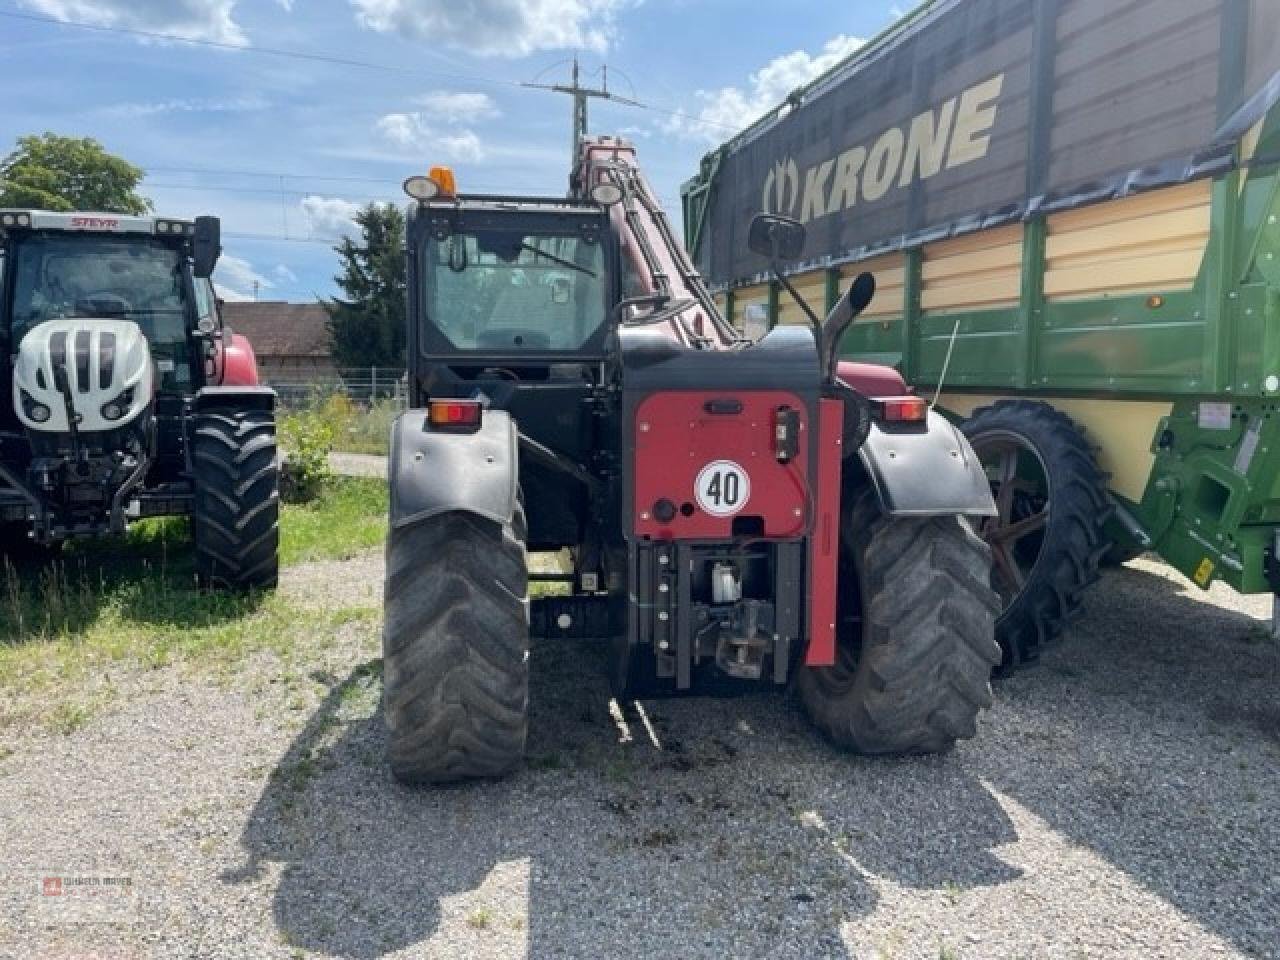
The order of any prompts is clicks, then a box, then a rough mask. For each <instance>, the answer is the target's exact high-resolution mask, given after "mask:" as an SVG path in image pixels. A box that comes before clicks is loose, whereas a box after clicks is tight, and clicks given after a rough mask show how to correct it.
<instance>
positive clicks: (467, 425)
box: [427, 400, 483, 430]
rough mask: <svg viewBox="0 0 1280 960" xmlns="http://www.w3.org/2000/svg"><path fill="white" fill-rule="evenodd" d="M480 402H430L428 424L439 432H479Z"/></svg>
mask: <svg viewBox="0 0 1280 960" xmlns="http://www.w3.org/2000/svg"><path fill="white" fill-rule="evenodd" d="M482 409H483V408H482V406H481V404H480V401H479V400H428V401H427V423H428V424H430V425H431V426H432V427H434V428H435V429H437V430H478V429H480V414H481V411H482Z"/></svg>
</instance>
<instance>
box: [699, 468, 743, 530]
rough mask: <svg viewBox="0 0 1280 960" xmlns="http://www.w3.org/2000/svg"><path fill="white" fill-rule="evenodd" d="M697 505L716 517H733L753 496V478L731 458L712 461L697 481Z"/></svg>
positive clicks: (700, 472)
mask: <svg viewBox="0 0 1280 960" xmlns="http://www.w3.org/2000/svg"><path fill="white" fill-rule="evenodd" d="M693 486H694V493H695V494H696V495H697V498H698V506H700V507H701V508H702V509H703V510H705V511H706V512H707V513H709V514H711V515H712V516H713V517H731V516H733V515H734V514H735V513H737V512H738V511H740V510H741V509H742V508H743V507H745V506H746V505H747V501H748V500H750V499H751V477H750V476H748V474H747V471H745V470H743V469H742V467H740V466H738V464H736V463H734V462H733V461H732V460H713V461H711V462H710V463H708V464H707V465H706V466H705V467H703V468H702V470H701V471H699V473H698V479H697V480H696V481H694V484H693Z"/></svg>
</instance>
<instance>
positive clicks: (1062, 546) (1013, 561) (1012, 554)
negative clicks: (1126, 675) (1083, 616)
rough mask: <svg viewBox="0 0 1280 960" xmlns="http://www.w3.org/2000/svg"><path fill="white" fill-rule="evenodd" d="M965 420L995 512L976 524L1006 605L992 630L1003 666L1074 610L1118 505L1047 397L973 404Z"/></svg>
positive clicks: (1078, 436)
mask: <svg viewBox="0 0 1280 960" xmlns="http://www.w3.org/2000/svg"><path fill="white" fill-rule="evenodd" d="M961 429H962V430H963V431H964V434H965V436H967V437H968V438H969V443H970V444H971V445H972V446H973V449H974V452H975V453H976V454H977V456H978V459H979V460H980V461H982V463H983V466H984V467H985V468H986V470H987V473H988V476H989V477H991V486H992V491H991V492H992V495H993V496H994V497H995V499H996V506H997V509H998V510H999V513H1000V515H999V516H997V517H987V518H984V519H983V522H982V524H981V525H980V527H979V531H978V532H979V533H980V534H981V536H982V538H983V539H984V540H986V541H987V543H988V544H989V545H990V546H991V548H992V560H993V566H992V579H993V583H994V585H995V587H996V589H997V591H998V592H999V593H1000V597H1001V602H1002V605H1003V609H1002V611H1001V614H1000V619H999V620H998V621H997V623H996V637H997V639H998V640H999V641H1000V647H1001V650H1002V651H1003V656H1002V659H1001V667H1002V669H1006V670H1007V669H1011V668H1014V667H1017V666H1020V665H1022V664H1025V663H1028V662H1030V661H1033V660H1035V659H1036V658H1037V657H1039V655H1040V652H1041V650H1043V649H1044V647H1045V646H1047V645H1048V644H1049V643H1051V642H1052V641H1054V640H1057V639H1059V638H1060V637H1061V635H1062V631H1063V628H1064V627H1065V626H1066V624H1067V623H1069V622H1070V621H1071V620H1073V619H1074V618H1075V617H1076V615H1077V614H1078V613H1079V611H1080V596H1081V594H1082V593H1083V592H1084V590H1085V588H1086V587H1088V586H1090V585H1091V584H1093V583H1094V582H1095V581H1096V580H1097V579H1098V566H1099V564H1100V563H1101V562H1102V559H1103V557H1104V556H1105V555H1106V553H1107V552H1108V550H1109V549H1111V546H1112V544H1111V541H1110V539H1109V538H1108V537H1107V536H1106V533H1105V532H1104V527H1105V526H1106V524H1107V521H1108V520H1109V519H1110V517H1111V514H1112V512H1113V511H1114V507H1113V506H1112V504H1111V500H1110V498H1109V497H1108V496H1107V486H1106V481H1105V478H1104V476H1103V474H1102V472H1101V471H1100V470H1099V469H1098V465H1097V463H1096V462H1095V461H1094V458H1093V453H1092V451H1091V450H1090V448H1089V445H1088V443H1086V442H1085V438H1084V435H1083V433H1082V432H1081V430H1080V428H1079V427H1078V426H1076V424H1075V423H1074V422H1073V421H1072V420H1071V418H1069V417H1068V416H1067V415H1066V414H1064V413H1061V412H1060V411H1058V410H1055V409H1054V408H1053V407H1051V406H1049V405H1048V404H1047V403H1041V402H1039V401H1034V400H1001V401H999V402H998V403H996V404H994V405H993V406H990V407H982V408H980V409H978V410H975V411H974V413H973V416H972V417H970V418H969V419H968V420H967V421H965V423H964V424H963V425H962V426H961ZM1006 478H1007V480H1008V483H1007V485H1005V482H1006ZM1002 487H1003V488H1004V495H1003V496H1002V495H1001V491H1002ZM1051 505H1052V509H1050V506H1051Z"/></svg>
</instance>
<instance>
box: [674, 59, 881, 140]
mask: <svg viewBox="0 0 1280 960" xmlns="http://www.w3.org/2000/svg"><path fill="white" fill-rule="evenodd" d="M865 42H866V41H865V40H863V39H862V38H861V37H847V36H845V35H843V34H841V35H840V36H838V37H833V38H832V39H831V40H828V41H827V43H826V45H825V46H823V48H822V52H821V53H819V54H816V55H811V54H810V53H809V52H808V51H806V50H793V51H792V52H791V53H787V54H783V55H782V56H780V57H776V58H775V59H773V60H770V61H769V62H768V63H766V64H765V65H764V66H763V67H761V68H760V69H759V70H757V71H756V72H755V73H753V74H751V75H750V76H749V77H748V78H747V85H746V89H743V88H741V87H721V88H720V89H719V90H699V91H698V92H697V97H698V99H699V100H700V101H701V103H702V107H701V109H700V110H699V111H698V112H697V114H696V115H691V114H688V113H685V112H683V111H682V112H680V113H679V114H677V115H676V116H674V117H672V118H671V119H669V120H667V121H666V122H665V123H664V124H663V126H664V128H665V129H666V130H667V132H668V133H678V134H682V135H685V136H690V137H695V138H701V139H706V140H710V141H712V142H716V143H718V142H720V141H722V140H727V139H728V138H729V137H731V136H732V135H733V134H734V133H735V132H737V131H738V130H741V129H742V128H743V127H746V126H748V125H749V124H750V123H751V122H752V121H754V120H756V119H758V118H759V117H761V116H763V115H764V114H765V113H767V112H768V111H769V110H771V109H772V108H773V107H776V106H777V105H778V104H779V103H781V102H782V101H783V100H785V99H786V98H787V96H788V95H789V94H790V93H791V92H792V91H793V90H795V89H796V88H797V87H802V86H804V85H805V84H806V83H808V82H809V81H810V80H812V79H814V78H815V77H817V76H819V75H820V74H823V73H825V72H826V71H828V70H830V69H831V68H832V67H834V66H835V65H836V64H837V63H839V62H840V61H841V60H843V59H844V58H845V57H847V56H849V54H851V53H853V52H854V51H855V50H857V49H858V48H859V47H861V46H862V45H863V44H864V43H865Z"/></svg>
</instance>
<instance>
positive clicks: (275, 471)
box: [191, 410, 280, 590]
mask: <svg viewBox="0 0 1280 960" xmlns="http://www.w3.org/2000/svg"><path fill="white" fill-rule="evenodd" d="M191 462H192V466H193V468H194V477H193V478H192V479H193V484H194V488H195V501H194V504H193V506H192V511H191V529H192V534H193V538H194V540H195V558H196V578H197V580H198V581H199V582H200V583H201V584H202V585H203V586H207V587H229V588H232V589H249V588H255V589H262V590H265V589H270V588H272V587H274V586H275V585H276V580H277V579H278V577H279V570H280V559H279V553H280V489H279V488H280V469H279V464H278V462H277V460H276V420H275V414H274V413H272V412H271V411H269V410H238V411H231V410H216V411H209V412H204V413H199V414H197V415H196V417H195V422H194V423H193V424H192V429H191Z"/></svg>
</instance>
